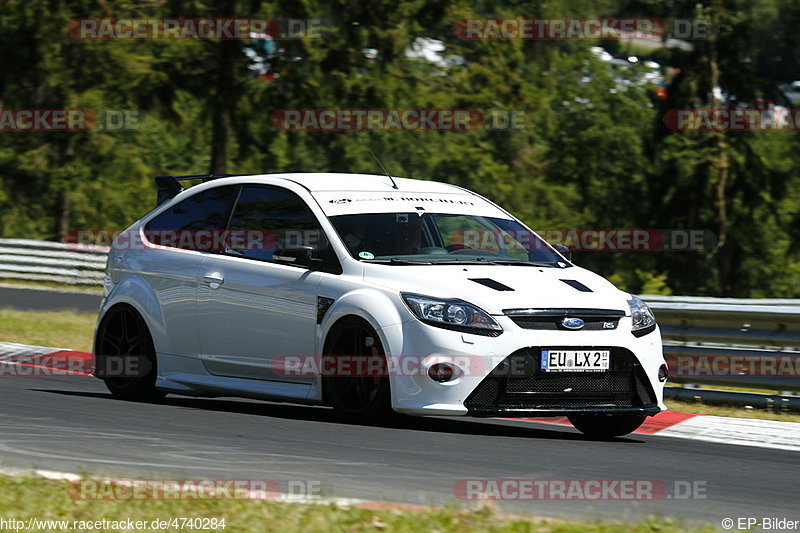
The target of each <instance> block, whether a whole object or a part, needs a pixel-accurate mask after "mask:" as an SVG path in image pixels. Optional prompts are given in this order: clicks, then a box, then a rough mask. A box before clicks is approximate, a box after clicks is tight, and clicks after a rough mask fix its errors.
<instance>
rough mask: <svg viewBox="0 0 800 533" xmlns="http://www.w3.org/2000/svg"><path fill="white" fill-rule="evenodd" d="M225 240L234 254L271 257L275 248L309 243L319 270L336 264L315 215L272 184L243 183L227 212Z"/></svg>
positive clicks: (259, 258) (295, 198)
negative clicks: (244, 184)
mask: <svg viewBox="0 0 800 533" xmlns="http://www.w3.org/2000/svg"><path fill="white" fill-rule="evenodd" d="M228 242H229V246H230V249H231V251H233V252H235V253H236V254H237V255H240V256H242V257H246V258H249V259H257V260H260V261H272V260H274V259H273V256H274V255H275V250H280V249H283V248H291V247H298V246H310V247H312V248H313V249H314V253H313V255H314V257H316V258H317V259H319V260H320V261H321V264H320V267H321V269H322V270H328V271H336V270H337V269H338V268H339V265H338V261H337V260H336V256H335V253H334V252H333V250H332V249H331V247H330V243H329V242H328V239H327V238H326V236H325V233H324V232H323V231H322V228H321V227H320V225H319V222H318V221H317V218H316V216H314V213H313V212H312V211H311V209H310V208H309V207H308V205H306V203H305V202H304V201H303V199H302V198H300V197H299V196H297V195H296V194H294V193H293V192H291V191H287V190H284V189H278V188H272V187H257V186H251V187H244V188H243V189H242V192H241V194H240V195H239V200H238V201H237V202H236V207H235V208H234V210H233V214H232V215H231V221H230V226H229V237H228Z"/></svg>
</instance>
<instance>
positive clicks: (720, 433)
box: [517, 411, 800, 451]
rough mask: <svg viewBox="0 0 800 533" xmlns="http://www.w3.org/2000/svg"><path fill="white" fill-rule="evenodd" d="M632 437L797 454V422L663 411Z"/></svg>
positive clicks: (538, 420) (563, 422)
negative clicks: (755, 448)
mask: <svg viewBox="0 0 800 533" xmlns="http://www.w3.org/2000/svg"><path fill="white" fill-rule="evenodd" d="M517 420H519V419H517ZM522 420H525V421H526V422H535V423H539V424H542V423H544V424H558V425H570V423H569V421H568V420H567V418H566V417H559V418H551V419H543V418H524V419H522ZM634 434H638V435H658V436H659V437H676V438H681V439H689V440H700V441H705V442H718V443H722V444H736V445H739V446H755V447H758V448H773V449H778V450H791V451H800V423H797V422H780V421H777V420H758V419H751V418H732V417H727V416H711V415H696V414H692V413H679V412H675V411H664V412H663V413H659V414H657V415H655V416H651V417H649V418H648V419H647V420H646V421H645V422H644V424H642V425H641V426H640V427H639V429H637V430H636V431H634Z"/></svg>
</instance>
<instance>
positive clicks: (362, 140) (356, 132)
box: [355, 130, 398, 189]
mask: <svg viewBox="0 0 800 533" xmlns="http://www.w3.org/2000/svg"><path fill="white" fill-rule="evenodd" d="M355 134H356V137H358V140H359V141H361V142H362V144H363V145H364V146H365V147H366V148H367V151H368V152H369V154H370V155H371V156H372V158H373V159H375V162H376V163H378V166H379V167H381V170H383V173H384V174H386V177H387V178H389V180H390V181H391V182H392V188H394V189H398V187H397V183H395V182H394V178H393V177H392V175H391V174H389V171H388V170H386V167H385V166H383V163H381V160H380V159H378V156H376V155H375V153H374V152H373V151H372V150H371V149H370V147H369V145H368V144H367V141H365V140H364V139H362V138H361V134H360V133H358V130H355Z"/></svg>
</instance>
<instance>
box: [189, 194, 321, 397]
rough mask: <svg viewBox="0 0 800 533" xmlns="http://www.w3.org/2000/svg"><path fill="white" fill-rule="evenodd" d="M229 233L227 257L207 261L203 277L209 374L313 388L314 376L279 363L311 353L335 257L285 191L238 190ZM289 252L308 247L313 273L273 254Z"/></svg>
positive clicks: (310, 217)
mask: <svg viewBox="0 0 800 533" xmlns="http://www.w3.org/2000/svg"><path fill="white" fill-rule="evenodd" d="M228 233H229V239H228V249H227V251H226V252H225V253H223V254H219V255H214V256H208V257H206V258H205V260H204V262H203V265H202V268H201V274H200V277H201V283H200V288H199V290H198V297H197V302H198V324H199V339H200V346H201V350H202V353H203V360H204V364H205V366H206V368H207V369H208V371H209V372H211V373H212V374H215V375H219V376H227V377H237V378H249V379H261V380H273V381H285V382H299V383H312V381H313V376H298V375H287V374H286V373H283V372H281V370H280V368H281V367H280V365H281V363H280V361H281V359H282V358H283V357H287V356H292V357H305V356H308V357H313V356H314V354H315V353H316V346H315V338H316V335H315V334H316V316H317V288H318V286H319V283H320V279H321V275H322V274H321V271H324V270H326V269H328V267H329V265H330V258H331V256H330V255H329V254H332V253H333V252H332V250H331V249H330V246H329V245H328V241H327V240H326V239H325V238H324V234H323V232H322V229H321V228H320V226H319V223H318V222H317V220H316V218H315V216H314V214H313V213H312V211H311V210H310V209H309V207H308V206H307V205H306V203H305V201H304V200H303V199H302V198H300V197H299V196H297V195H296V194H295V193H294V192H292V191H289V190H287V189H284V188H280V187H274V186H259V185H251V186H243V187H242V188H241V190H240V193H239V197H238V199H237V201H236V204H235V207H234V209H233V211H232V213H231V218H230V224H229V229H228ZM290 246H291V247H292V248H293V249H295V250H297V249H301V248H300V247H302V246H310V247H313V248H314V260H315V262H314V265H315V268H309V266H307V265H301V264H297V263H296V262H295V260H294V259H293V258H291V257H286V256H284V255H278V254H276V253H275V252H276V250H277V251H278V252H280V251H281V250H282V249H286V248H287V247H290ZM334 257H335V256H334ZM294 374H296V373H294Z"/></svg>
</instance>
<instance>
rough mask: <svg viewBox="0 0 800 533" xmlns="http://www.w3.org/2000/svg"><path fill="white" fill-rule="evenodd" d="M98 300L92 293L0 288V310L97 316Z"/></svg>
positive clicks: (98, 296)
mask: <svg viewBox="0 0 800 533" xmlns="http://www.w3.org/2000/svg"><path fill="white" fill-rule="evenodd" d="M100 298H101V295H100V294H92V293H83V292H75V291H61V290H52V289H48V290H42V289H27V288H21V287H7V286H6V287H2V286H0V308H4V307H5V308H11V309H19V310H20V311H76V312H78V313H95V314H97V311H98V310H99V309H100Z"/></svg>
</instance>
